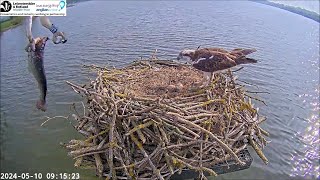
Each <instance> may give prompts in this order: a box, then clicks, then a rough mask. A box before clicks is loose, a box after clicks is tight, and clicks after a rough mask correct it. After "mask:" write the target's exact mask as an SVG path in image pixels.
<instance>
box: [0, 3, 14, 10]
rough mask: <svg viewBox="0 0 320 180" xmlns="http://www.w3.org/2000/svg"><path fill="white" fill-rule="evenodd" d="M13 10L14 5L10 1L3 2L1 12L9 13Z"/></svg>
mask: <svg viewBox="0 0 320 180" xmlns="http://www.w3.org/2000/svg"><path fill="white" fill-rule="evenodd" d="M11 9H12V4H11V2H10V1H2V2H1V12H9V11H10V10H11Z"/></svg>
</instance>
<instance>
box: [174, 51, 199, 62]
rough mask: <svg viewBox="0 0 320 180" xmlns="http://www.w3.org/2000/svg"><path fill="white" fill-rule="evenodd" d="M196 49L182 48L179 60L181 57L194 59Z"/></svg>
mask: <svg viewBox="0 0 320 180" xmlns="http://www.w3.org/2000/svg"><path fill="white" fill-rule="evenodd" d="M195 51H196V50H191V49H185V50H182V51H181V52H180V53H179V56H178V57H177V60H181V59H184V58H189V59H192V57H193V56H194V53H195Z"/></svg>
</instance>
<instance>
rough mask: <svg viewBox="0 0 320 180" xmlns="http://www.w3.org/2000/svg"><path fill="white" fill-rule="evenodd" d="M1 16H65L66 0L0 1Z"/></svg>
mask: <svg viewBox="0 0 320 180" xmlns="http://www.w3.org/2000/svg"><path fill="white" fill-rule="evenodd" d="M0 4H1V12H0V15H1V16H66V15H67V0H0Z"/></svg>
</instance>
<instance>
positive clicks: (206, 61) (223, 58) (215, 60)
mask: <svg viewBox="0 0 320 180" xmlns="http://www.w3.org/2000/svg"><path fill="white" fill-rule="evenodd" d="M236 65H237V64H236V62H235V61H234V60H232V59H231V58H229V57H228V56H227V55H226V54H223V53H211V56H210V57H202V58H200V59H198V60H197V61H196V62H195V63H193V65H192V66H193V67H194V68H196V69H198V70H200V71H204V72H215V71H219V70H224V69H228V68H231V67H233V66H236Z"/></svg>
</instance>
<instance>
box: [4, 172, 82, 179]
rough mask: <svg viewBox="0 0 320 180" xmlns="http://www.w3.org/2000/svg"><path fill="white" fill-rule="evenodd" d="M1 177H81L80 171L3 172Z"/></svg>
mask: <svg viewBox="0 0 320 180" xmlns="http://www.w3.org/2000/svg"><path fill="white" fill-rule="evenodd" d="M0 179H1V180H2V179H3V180H7V179H56V180H69V179H70V180H73V179H74V180H76V179H80V174H79V173H6V172H4V173H1V174H0Z"/></svg>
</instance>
